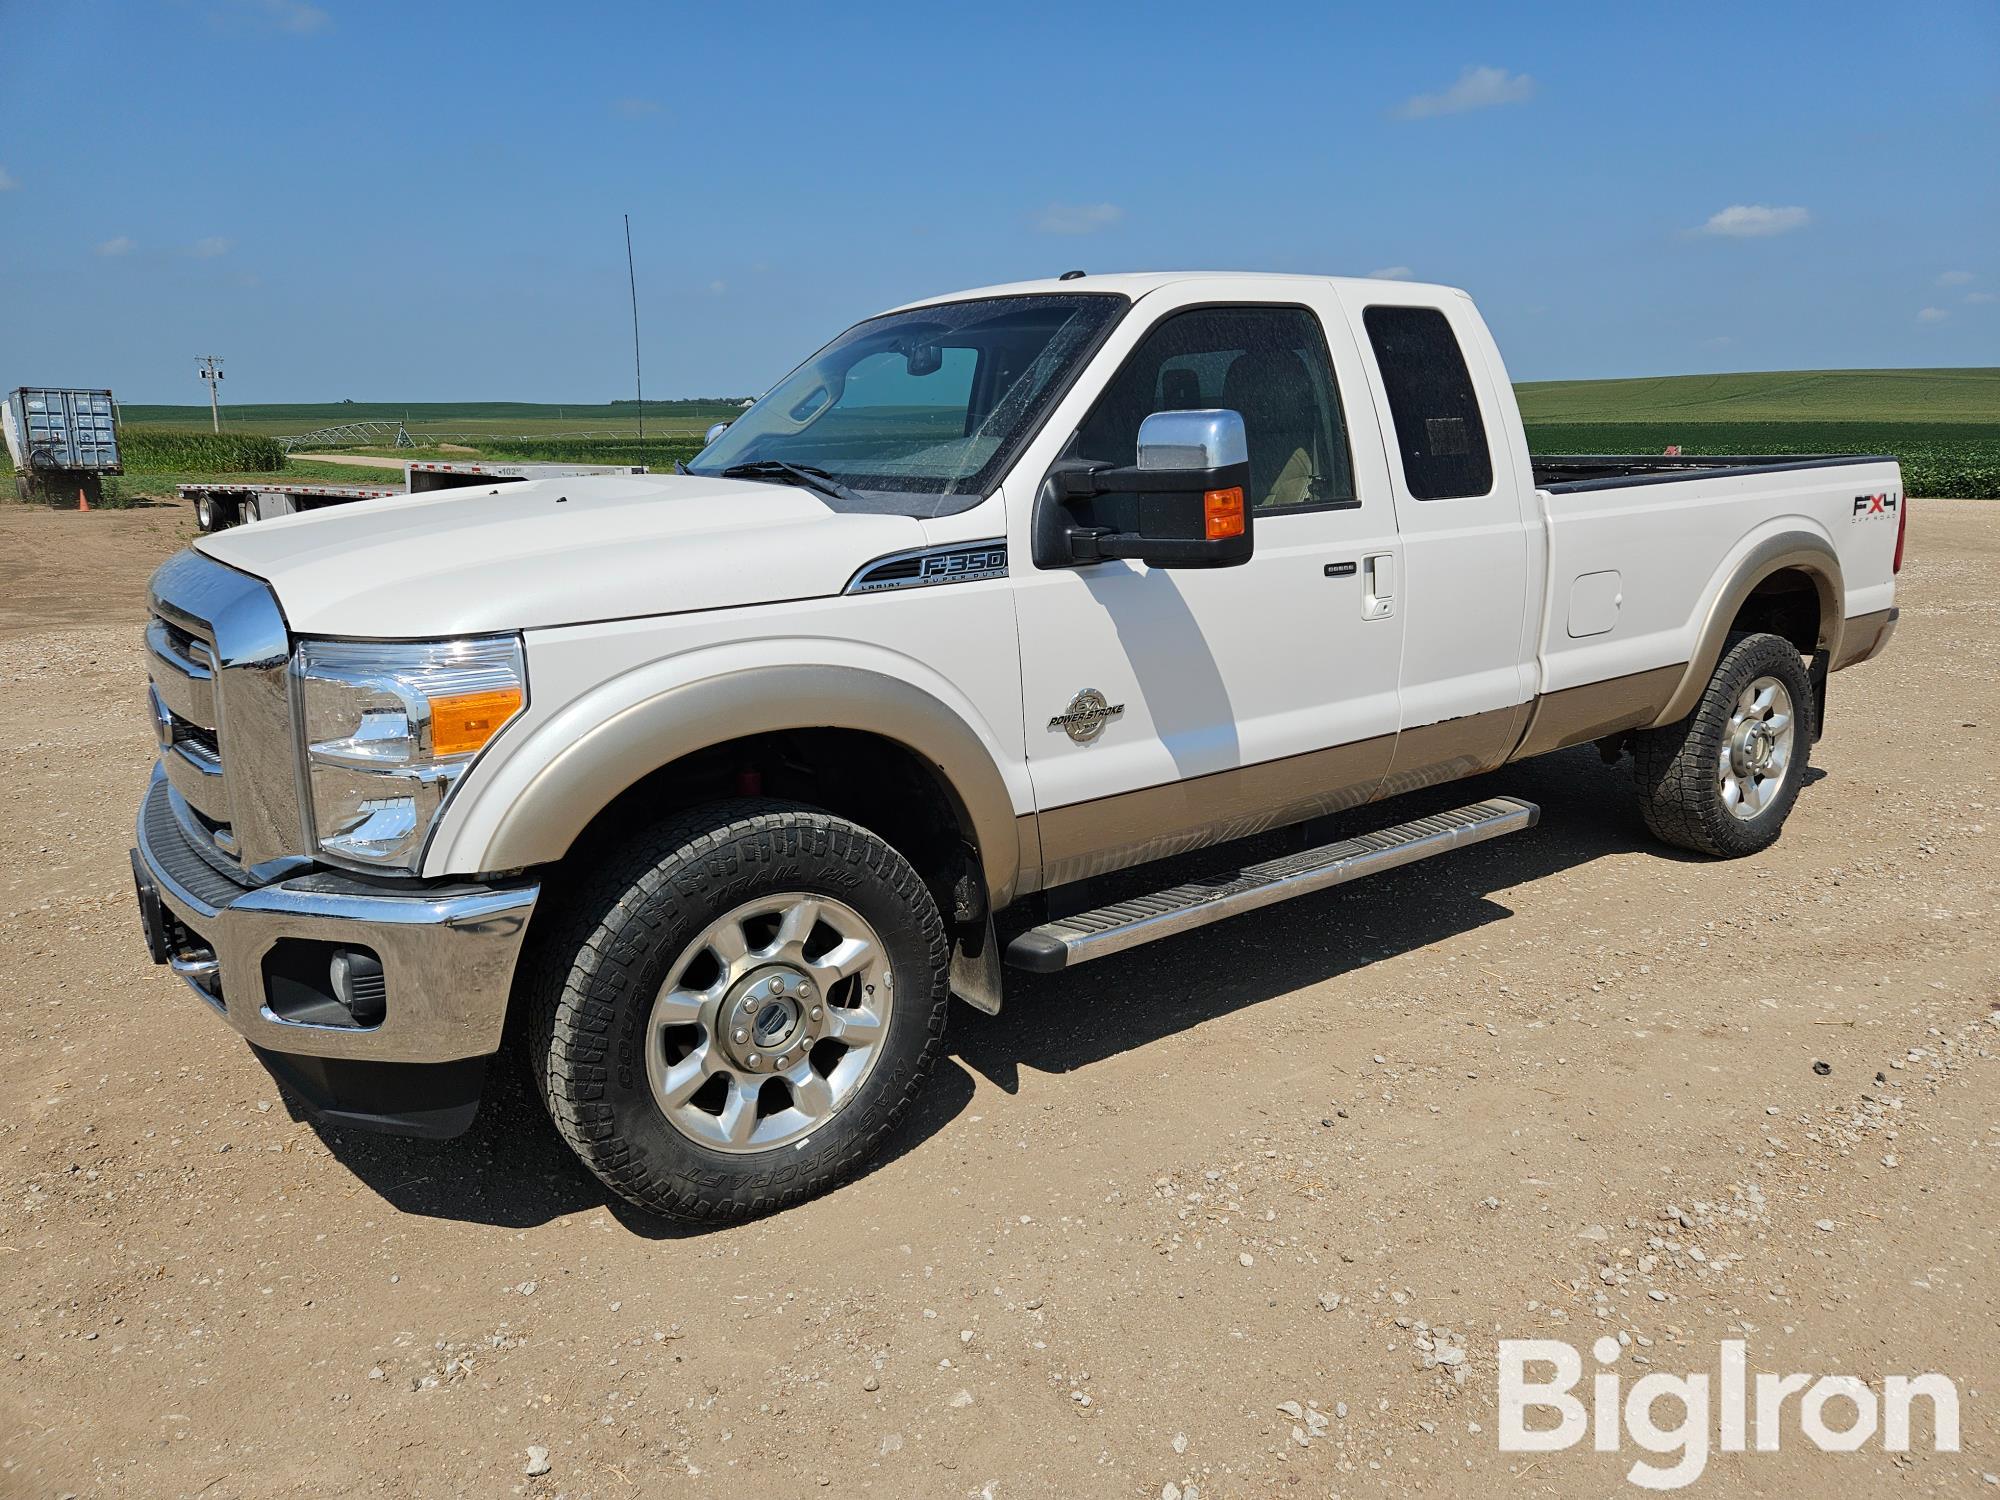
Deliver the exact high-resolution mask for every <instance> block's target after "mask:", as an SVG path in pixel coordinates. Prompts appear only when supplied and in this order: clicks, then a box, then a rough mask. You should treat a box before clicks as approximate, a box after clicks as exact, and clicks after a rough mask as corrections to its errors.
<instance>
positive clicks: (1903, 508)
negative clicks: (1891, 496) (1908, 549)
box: [1889, 493, 1910, 573]
mask: <svg viewBox="0 0 2000 1500" xmlns="http://www.w3.org/2000/svg"><path fill="white" fill-rule="evenodd" d="M1909 534H1910V497H1909V495H1908V494H1907V493H1905V494H1904V496H1903V503H1902V504H1901V505H1899V506H1897V507H1896V560H1895V562H1893V563H1891V564H1890V565H1889V571H1890V572H1891V573H1900V572H1902V571H1903V540H1904V538H1906V537H1907V536H1909Z"/></svg>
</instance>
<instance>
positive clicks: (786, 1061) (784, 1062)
mask: <svg viewBox="0 0 2000 1500" xmlns="http://www.w3.org/2000/svg"><path fill="white" fill-rule="evenodd" d="M791 1065H792V1060H791V1059H790V1058H789V1057H781V1058H779V1059H778V1061H777V1063H776V1067H777V1069H778V1071H779V1072H780V1073H782V1072H784V1071H785V1069H787V1068H789V1067H790V1066H791Z"/></svg>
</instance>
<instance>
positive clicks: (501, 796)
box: [425, 653, 1032, 906]
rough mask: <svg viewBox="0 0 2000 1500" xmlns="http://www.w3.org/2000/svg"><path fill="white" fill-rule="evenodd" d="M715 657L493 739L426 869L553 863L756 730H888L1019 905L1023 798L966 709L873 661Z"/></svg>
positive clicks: (630, 679)
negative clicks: (632, 805) (942, 793)
mask: <svg viewBox="0 0 2000 1500" xmlns="http://www.w3.org/2000/svg"><path fill="white" fill-rule="evenodd" d="M705 656H706V653H697V654H696V657H695V659H693V660H689V659H687V658H679V657H670V658H667V659H666V660H664V661H660V662H655V663H652V664H649V665H648V666H647V667H644V668H640V669H638V670H636V671H633V672H629V673H625V674H623V675H622V676H620V677H618V678H614V679H612V680H610V681H608V682H606V683H603V684H600V685H599V686H598V687H597V688H595V689H593V690H592V691H590V692H588V693H586V694H584V695H583V696H582V697H580V698H578V699H575V700H573V701H572V702H570V703H568V704H566V705H564V706H563V707H562V709H560V710H559V711H558V712H556V713H555V714H553V715H551V716H550V717H549V718H548V719H546V720H545V721H543V722H542V723H541V724H539V725H537V726H536V727H534V728H533V729H532V730H531V731H530V732H529V733H528V734H527V736H526V737H524V738H523V739H521V740H520V741H519V742H518V743H514V742H509V741H507V740H506V739H505V737H504V736H503V739H502V740H501V741H499V742H496V744H495V746H494V748H495V749H496V750H503V751H504V753H503V755H502V756H501V757H500V758H499V759H498V760H497V761H496V762H494V763H493V764H491V765H490V766H484V765H483V766H477V767H475V768H474V775H472V776H469V777H468V778H467V783H466V784H465V785H464V786H463V787H461V789H460V794H459V797H455V798H454V799H453V804H454V805H453V806H452V807H451V808H450V809H448V811H447V815H446V822H445V824H444V826H442V827H441V828H440V829H439V834H438V838H437V839H436V840H435V841H434V842H433V845H432V848H431V851H430V854H429V856H428V857H427V858H426V860H425V869H426V873H429V874H446V873H461V874H463V873H470V872H479V871H489V870H512V869H524V868H528V867H531V866H535V865H540V864H547V863H549V862H551V861H553V860H557V859H560V858H562V856H563V855H564V854H565V853H567V852H568V850H569V847H570V845H571V844H572V843H573V842H574V841H575V839H576V837H577V835H578V834H580V833H581V832H582V831H583V830H584V828H585V827H587V826H588V825H589V823H590V821H591V820H592V819H593V818H595V817H596V816H597V814H598V813H600V812H602V811H603V810H604V808H605V807H607V806H608V805H609V804H610V803H611V802H612V801H613V800H614V799H615V798H616V797H617V796H618V795H619V794H620V793H622V792H624V791H625V790H626V789H628V788H629V787H631V786H633V785H634V784H636V783H637V782H639V781H640V780H642V779H643V778H644V777H646V776H648V775H650V774H651V773H652V772H654V771H656V770H658V769H659V768H660V767H662V766H665V765H668V764H671V763H672V762H674V761H676V760H679V759H681V758H682V757H683V756H686V755H690V754H693V753H694V752H695V751H697V750H702V749H706V748H707V747H709V746H711V745H716V744H721V743H723V742H725V741H729V740H735V739H741V738H743V737H745V736H748V735H754V734H766V733H770V732H773V731H777V730H785V729H816V728H831V729H853V730H860V731H864V732H867V733H873V734H879V735H881V736H883V737H884V738H886V739H891V740H894V741H896V742H897V743H899V744H901V745H903V746H905V747H906V748H908V749H909V750H911V751H913V752H914V753H915V754H917V755H919V756H921V757H922V758H923V759H924V760H925V761H927V762H928V763H929V764H931V765H932V766H934V767H936V768H937V771H938V773H939V775H940V776H941V778H942V779H943V781H944V783H945V784H946V786H947V787H948V788H949V789H950V790H951V793H952V795H953V797H954V798H955V800H956V801H957V803H958V806H959V810H960V812H961V814H962V816H963V817H964V818H965V820H966V822H967V824H968V825H969V826H970V828H971V829H972V832H973V837H974V840H975V842H976V843H977V845H978V849H979V858H980V864H981V868H982V873H983V874H984V876H985V880H986V887H987V890H988V892H989V893H990V899H991V900H992V902H993V904H994V905H995V906H999V905H1004V904H1005V903H1006V902H1007V901H1008V900H1010V899H1012V896H1013V893H1014V890H1015V887H1016V884H1017V882H1018V880H1019V876H1020V872H1021V854H1022V850H1021V845H1020V838H1021V836H1020V834H1019V833H1018V832H1017V826H1016V814H1015V810H1014V801H1013V798H1012V797H1011V796H1010V795H1009V792H1008V788H1007V783H1006V780H1005V778H1004V777H1003V776H1002V774H1001V771H1000V768H999V761H998V756H997V754H996V752H995V750H994V748H993V747H992V746H991V745H989V744H988V743H987V741H986V739H985V738H983V737H982V736H981V735H980V733H979V732H978V731H977V730H975V729H974V728H973V727H972V725H971V724H970V723H969V722H968V721H967V716H966V715H964V714H962V713H961V712H959V711H958V710H956V709H954V708H953V707H952V706H950V705H949V704H947V703H946V702H944V701H943V700H942V699H941V698H939V697H938V696H936V695H934V694H932V693H929V692H926V691H924V689H922V688H920V687H916V686H913V685H912V684H911V683H909V682H907V681H904V680H902V679H900V678H898V677H892V676H890V675H888V674H887V673H885V672H881V671H876V670H872V669H870V668H865V667H857V666H846V665H830V664H803V663H782V664H780V663H770V664H765V665H755V666H745V665H727V664H725V663H723V662H721V661H717V660H712V659H710V660H704V659H703V658H704V657H705ZM530 670H531V672H532V659H531V667H530ZM480 773H484V774H480ZM461 798H464V799H465V800H464V801H463V802H461V800H460V799H461ZM1029 826H1032V824H1030V825H1029Z"/></svg>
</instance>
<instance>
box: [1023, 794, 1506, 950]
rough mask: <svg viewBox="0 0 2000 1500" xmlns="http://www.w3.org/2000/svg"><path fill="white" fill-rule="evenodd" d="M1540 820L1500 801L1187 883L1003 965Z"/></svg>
mask: <svg viewBox="0 0 2000 1500" xmlns="http://www.w3.org/2000/svg"><path fill="white" fill-rule="evenodd" d="M1541 815H1542V810H1541V809H1540V808H1539V807H1537V806H1535V804H1534V803H1532V802H1523V801H1522V800H1521V799H1520V798H1518V797H1495V798H1493V799H1491V800H1490V801H1486V802H1475V803H1474V804H1473V805H1472V806H1470V807H1461V808H1456V809H1454V810H1453V811H1451V812H1446V813H1438V814H1436V815H1435V816H1433V817H1428V818H1417V819H1415V820H1414V821H1412V822H1409V823H1400V824H1398V825H1397V826H1396V827H1394V828H1385V829H1383V830H1382V831H1381V832H1380V833H1364V834H1362V835H1361V836H1360V837H1359V838H1351V839H1342V840H1341V841H1340V842H1339V843H1337V844H1323V845H1321V846H1320V847H1319V848H1317V849H1308V850H1306V851H1305V852H1304V853H1303V854H1287V855H1285V856H1284V857H1283V858H1280V859H1269V860H1265V861H1264V862H1263V863H1262V864H1255V865H1246V866H1245V867H1244V868H1243V869H1241V870H1236V871H1234V872H1231V873H1229V874H1223V875H1215V876H1211V877H1209V878H1208V879H1205V880H1191V881H1189V882H1187V883H1186V884H1185V885H1177V886H1175V887H1173V889H1171V890H1165V891H1157V892H1155V893H1154V894H1152V895H1150V896H1135V897H1134V898H1133V899H1132V900H1130V901H1114V902H1112V903H1111V905H1109V906H1100V907H1098V908H1097V909H1096V910H1095V911H1086V912H1079V913H1078V914H1077V915H1076V916H1073V917H1064V918H1062V919H1061V920H1060V921H1055V922H1044V923H1043V924H1042V925H1041V926H1039V927H1033V928H1030V929H1029V930H1028V931H1026V932H1024V933H1022V934H1021V935H1020V936H1019V937H1017V938H1015V939H1014V941H1013V942H1011V943H1009V944H1008V945H1007V962H1008V963H1010V964H1012V965H1013V966H1014V967H1015V968H1017V969H1028V970H1031V971H1033V972H1034V973H1037V974H1053V973H1054V972H1055V971H1056V970H1058V969H1067V968H1073V967H1074V966H1075V965H1077V964H1082V963H1089V962H1090V960H1092V959H1093V958H1103V957H1105V956H1107V955H1108V954H1112V953H1122V952H1124V950H1125V949H1127V948H1136V947H1138V946H1139V945H1140V944H1141V943H1150V942H1152V941H1154V940H1155V939H1156V938H1163V937H1171V936H1173V934H1175V933H1177V932H1186V931H1188V930H1189V929H1190V928H1194V927H1205V926H1207V925H1208V924H1209V923H1210V922H1220V921H1221V920H1222V919H1223V918H1224V917H1233V916H1235V915H1237V914H1238V913H1239V912H1246V911H1255V910H1256V909H1257V908H1258V907H1260V906H1271V905H1274V904H1275V903H1277V902H1279V901H1289V900H1290V899H1291V898H1292V897H1294V896H1308V895H1311V894H1312V893H1313V892H1314V891H1323V890H1325V889H1326V888H1327V887H1328V886H1335V885H1344V884H1345V883H1346V882H1348V881H1350V880H1359V879H1361V878H1362V877H1363V876H1364V875H1377V874H1380V873H1381V872H1382V871H1384V870H1393V869H1395V868H1397V867H1398V866H1399V865H1409V864H1415V863H1416V862H1417V861H1418V860H1420V859H1429V858H1430V857H1431V856H1432V855H1434V854H1445V853H1449V852H1450V851H1451V850H1453V849H1462V848H1464V847H1465V846H1466V845H1468V844H1480V843H1484V842H1485V841H1486V840H1487V839H1497V838H1499V837H1500V836H1501V835H1502V834H1507V833H1519V832H1521V831H1522V830H1523V829H1527V828H1533V827H1534V826H1535V823H1536V822H1537V820H1539V819H1540V817H1541Z"/></svg>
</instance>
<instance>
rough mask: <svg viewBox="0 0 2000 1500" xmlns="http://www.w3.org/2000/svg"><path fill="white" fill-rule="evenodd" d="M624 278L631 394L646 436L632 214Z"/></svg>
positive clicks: (627, 226)
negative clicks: (629, 328)
mask: <svg viewBox="0 0 2000 1500" xmlns="http://www.w3.org/2000/svg"><path fill="white" fill-rule="evenodd" d="M625 280H626V283H627V284H628V285H629V286H630V287H631V289H632V394H633V395H634V396H636V397H637V398H638V400H639V436H640V438H642V439H643V438H644V437H645V436H646V385H645V382H644V381H643V380H641V379H640V376H639V273H638V272H637V271H635V270H634V269H633V268H632V216H631V215H630V214H627V215H625Z"/></svg>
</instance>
